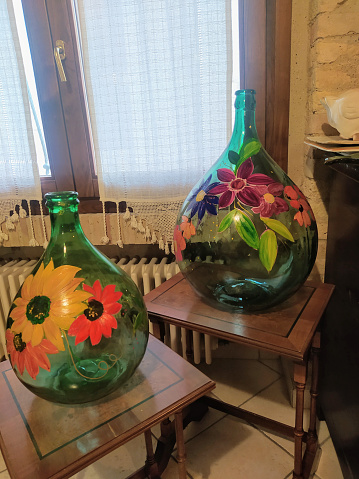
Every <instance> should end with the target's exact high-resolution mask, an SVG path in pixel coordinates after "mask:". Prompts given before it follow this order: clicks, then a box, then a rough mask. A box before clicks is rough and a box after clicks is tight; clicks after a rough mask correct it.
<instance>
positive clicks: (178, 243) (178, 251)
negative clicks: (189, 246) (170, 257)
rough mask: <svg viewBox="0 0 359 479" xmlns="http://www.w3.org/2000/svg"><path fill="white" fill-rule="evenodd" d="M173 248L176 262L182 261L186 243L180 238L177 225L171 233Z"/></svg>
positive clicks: (180, 234)
mask: <svg viewBox="0 0 359 479" xmlns="http://www.w3.org/2000/svg"><path fill="white" fill-rule="evenodd" d="M173 246H174V250H175V257H176V261H182V260H183V256H182V251H183V250H184V249H186V241H185V239H184V237H183V236H182V233H181V230H180V227H179V226H178V225H177V226H176V228H175V230H174V232H173Z"/></svg>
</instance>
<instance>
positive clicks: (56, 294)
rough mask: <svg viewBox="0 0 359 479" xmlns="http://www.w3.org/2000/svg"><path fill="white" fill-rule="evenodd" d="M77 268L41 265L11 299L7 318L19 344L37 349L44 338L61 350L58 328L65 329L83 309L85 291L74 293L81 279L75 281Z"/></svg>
mask: <svg viewBox="0 0 359 479" xmlns="http://www.w3.org/2000/svg"><path fill="white" fill-rule="evenodd" d="M78 271H80V268H77V267H75V266H70V265H62V266H59V267H58V268H54V263H53V261H52V260H51V261H50V262H49V264H48V265H47V266H46V268H45V267H44V265H43V264H41V266H40V268H39V269H38V270H37V272H36V273H35V275H32V274H30V275H29V276H28V277H27V278H26V280H25V281H24V284H23V286H22V289H21V293H20V296H19V297H18V298H16V299H15V301H14V304H15V307H14V309H13V310H12V311H11V313H10V316H11V318H12V319H13V321H14V323H13V325H12V326H11V330H12V331H13V332H14V333H16V334H20V333H21V336H22V341H23V342H25V343H30V342H31V345H32V346H33V347H35V346H38V345H39V344H40V343H41V341H42V340H43V339H44V338H45V337H46V339H48V340H49V341H50V342H51V343H52V344H53V345H54V346H56V348H57V349H58V350H59V351H64V349H65V347H64V343H63V339H62V336H61V329H63V330H67V329H69V327H70V326H71V324H72V322H73V321H74V319H75V318H76V317H77V316H78V315H79V314H81V313H82V312H83V311H84V309H85V304H84V303H83V301H86V300H87V299H88V298H89V296H91V295H90V294H89V293H88V292H86V291H82V290H78V291H75V290H76V288H77V287H78V286H79V284H80V283H81V282H82V281H83V278H75V275H76V273H78Z"/></svg>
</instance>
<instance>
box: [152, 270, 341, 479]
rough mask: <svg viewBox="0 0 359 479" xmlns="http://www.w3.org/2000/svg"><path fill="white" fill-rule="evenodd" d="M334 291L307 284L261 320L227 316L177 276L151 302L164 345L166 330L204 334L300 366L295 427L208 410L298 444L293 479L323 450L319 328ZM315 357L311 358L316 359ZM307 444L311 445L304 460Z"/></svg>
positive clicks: (227, 408)
mask: <svg viewBox="0 0 359 479" xmlns="http://www.w3.org/2000/svg"><path fill="white" fill-rule="evenodd" d="M333 290H334V286H333V285H330V284H323V283H321V284H313V283H311V282H306V283H305V284H304V285H303V286H302V287H301V288H300V289H299V290H298V291H297V292H296V293H295V294H294V295H293V296H292V297H291V298H289V299H288V300H287V301H285V302H284V303H282V304H281V305H279V306H277V307H274V308H271V309H270V310H268V311H266V312H261V313H255V314H243V313H235V314H234V313H230V312H226V311H221V310H218V309H215V308H212V307H211V306H209V305H207V304H206V303H205V302H203V301H202V300H201V299H200V297H199V296H198V295H197V294H196V293H195V292H194V291H193V290H192V288H191V287H190V285H189V284H188V282H187V281H186V280H185V279H184V277H183V275H182V274H181V273H178V274H177V275H175V276H173V277H172V278H171V279H169V280H168V281H166V282H165V283H163V284H161V285H160V286H158V287H157V288H156V289H154V290H152V291H151V292H150V293H148V294H147V295H146V296H145V302H146V306H147V309H148V313H149V318H150V320H151V321H152V323H153V326H154V334H155V335H156V336H157V337H158V338H160V339H162V340H163V337H164V327H163V326H164V324H165V323H169V324H171V325H175V326H179V327H181V328H185V329H186V330H188V331H190V330H191V331H196V332H198V333H204V334H206V335H209V336H214V337H216V338H220V339H225V340H228V341H231V342H234V343H239V344H243V345H246V346H249V347H253V348H257V349H260V350H262V351H268V352H271V353H275V354H278V355H280V356H284V357H287V358H289V359H291V360H293V361H294V381H295V384H296V409H295V426H294V427H291V426H289V425H286V424H283V423H280V422H277V421H274V420H272V419H270V418H267V417H264V416H260V415H257V414H254V413H251V412H249V411H246V410H243V409H241V408H238V407H235V406H233V405H230V404H228V403H225V402H222V401H220V400H218V399H216V398H214V397H212V396H206V398H205V399H206V403H207V405H208V406H210V407H213V408H215V409H218V410H221V411H224V412H226V413H229V414H232V415H234V416H236V417H239V418H242V419H244V420H246V421H248V422H250V423H254V424H257V425H259V426H261V427H264V428H268V429H270V430H272V431H274V432H276V433H278V434H281V435H285V436H288V437H290V438H292V439H294V469H293V478H295V479H307V478H308V477H309V475H310V472H311V469H312V466H313V461H314V458H315V455H316V452H317V448H318V438H317V432H316V410H317V396H318V392H317V386H318V353H319V349H320V333H319V330H318V326H319V323H320V319H321V317H322V315H323V313H324V311H325V308H326V306H327V304H328V302H329V299H330V297H331V295H332V293H333ZM310 353H311V354H310ZM310 356H311V357H312V384H311V390H310V394H311V406H310V424H309V428H308V431H304V430H303V411H304V389H305V384H306V378H307V366H308V360H309V357H310ZM303 442H304V443H306V448H305V453H304V456H302V449H303Z"/></svg>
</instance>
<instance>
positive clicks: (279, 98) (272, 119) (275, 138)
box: [265, 0, 292, 171]
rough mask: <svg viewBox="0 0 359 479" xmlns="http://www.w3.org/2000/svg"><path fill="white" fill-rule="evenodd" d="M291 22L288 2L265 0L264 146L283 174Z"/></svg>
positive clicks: (285, 147)
mask: <svg viewBox="0 0 359 479" xmlns="http://www.w3.org/2000/svg"><path fill="white" fill-rule="evenodd" d="M291 20H292V6H291V2H283V1H280V0H275V1H273V0H267V22H266V24H267V26H266V30H267V41H266V43H267V56H266V63H267V68H266V69H267V82H266V117H265V123H266V126H265V132H266V137H265V145H266V149H267V151H268V153H269V154H270V155H271V156H272V157H273V158H274V160H275V161H276V162H277V163H278V164H279V166H280V167H281V168H282V169H283V170H284V171H287V169H288V135H289V100H290V60H291Z"/></svg>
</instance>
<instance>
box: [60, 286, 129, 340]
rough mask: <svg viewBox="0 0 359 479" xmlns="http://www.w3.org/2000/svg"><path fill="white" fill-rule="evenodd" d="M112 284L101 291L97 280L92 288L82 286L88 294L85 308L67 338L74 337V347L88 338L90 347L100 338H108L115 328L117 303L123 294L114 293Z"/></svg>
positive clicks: (119, 308) (119, 305)
mask: <svg viewBox="0 0 359 479" xmlns="http://www.w3.org/2000/svg"><path fill="white" fill-rule="evenodd" d="M115 288H116V286H115V285H114V284H108V285H107V286H105V287H104V288H103V289H102V287H101V283H100V281H99V280H98V279H97V280H96V281H95V282H94V284H93V286H92V287H91V286H88V285H87V284H84V285H83V289H84V290H85V291H87V292H88V293H90V298H89V299H88V302H87V308H86V309H85V310H84V312H83V314H81V316H79V317H78V318H77V319H75V321H74V322H73V323H72V325H71V327H70V329H69V330H68V335H69V336H76V339H75V346H76V345H77V344H79V343H82V342H83V341H85V340H86V339H87V338H90V341H91V344H92V346H95V345H96V344H98V343H99V342H100V341H101V338H102V336H105V338H110V337H111V335H112V329H116V328H117V320H116V318H115V317H114V314H117V313H118V312H119V311H120V310H121V308H122V304H120V303H118V301H119V300H120V299H121V296H122V294H123V293H121V292H120V291H115Z"/></svg>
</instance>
